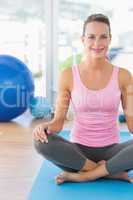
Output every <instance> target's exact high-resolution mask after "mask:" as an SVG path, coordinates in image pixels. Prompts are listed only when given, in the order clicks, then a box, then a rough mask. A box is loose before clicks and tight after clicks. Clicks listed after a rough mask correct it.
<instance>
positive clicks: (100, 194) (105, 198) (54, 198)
mask: <svg viewBox="0 0 133 200" xmlns="http://www.w3.org/2000/svg"><path fill="white" fill-rule="evenodd" d="M61 135H62V136H63V137H65V138H68V135H69V131H62V132H61ZM120 136H121V137H120V138H121V142H124V141H127V140H130V139H131V138H132V137H131V135H130V133H129V132H126V131H124V132H121V134H120ZM60 172H61V170H60V169H59V168H58V167H56V166H55V165H53V164H52V163H50V162H49V161H46V160H44V162H43V164H42V166H41V169H40V171H39V173H38V176H37V177H36V179H35V181H34V184H33V187H32V189H31V192H30V194H29V197H28V200H82V199H83V200H119V199H120V200H133V184H132V183H128V182H124V181H119V180H109V179H99V180H96V181H93V182H87V183H65V184H62V185H56V184H55V182H54V177H55V176H56V175H57V174H58V173H60Z"/></svg>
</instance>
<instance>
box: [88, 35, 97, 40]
mask: <svg viewBox="0 0 133 200" xmlns="http://www.w3.org/2000/svg"><path fill="white" fill-rule="evenodd" d="M87 38H88V39H95V36H93V35H90V36H87Z"/></svg>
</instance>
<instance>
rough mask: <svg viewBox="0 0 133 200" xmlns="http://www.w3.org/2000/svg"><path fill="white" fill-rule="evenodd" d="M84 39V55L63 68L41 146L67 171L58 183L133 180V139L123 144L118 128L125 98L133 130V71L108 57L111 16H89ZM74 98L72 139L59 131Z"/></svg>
mask: <svg viewBox="0 0 133 200" xmlns="http://www.w3.org/2000/svg"><path fill="white" fill-rule="evenodd" d="M81 39H82V43H83V46H84V52H83V58H84V59H83V61H82V62H81V63H80V64H79V65H75V66H73V67H72V68H69V69H66V70H64V71H63V72H62V73H61V75H60V80H59V92H58V98H57V104H56V111H55V116H54V119H53V120H51V121H50V122H47V123H43V124H41V125H39V126H37V127H36V128H35V130H34V132H33V133H34V138H35V147H36V149H37V151H38V152H39V153H41V154H42V155H43V156H44V157H45V158H46V159H48V160H50V161H51V162H53V163H54V164H55V165H57V166H59V167H60V168H62V169H63V170H64V172H63V173H61V174H59V175H58V176H57V177H56V182H57V184H61V183H64V182H65V181H75V182H83V181H91V180H95V179H97V178H100V177H107V178H114V179H122V180H126V181H129V182H133V178H130V177H128V173H127V170H130V169H133V159H132V154H133V141H132V140H130V141H128V142H124V143H121V144H119V134H118V128H117V116H118V108H119V103H120V100H121V101H122V106H123V109H124V113H125V116H126V122H127V126H128V129H129V131H130V132H131V133H133V81H132V76H131V74H130V73H129V71H127V70H125V69H123V68H119V67H116V66H114V65H112V64H111V63H110V62H109V61H108V60H107V58H106V55H107V51H108V48H109V45H110V42H111V30H110V22H109V19H108V18H107V17H106V16H104V15H103V14H94V15H91V16H89V17H88V18H87V20H86V21H85V23H84V27H83V35H82V37H81ZM70 102H71V103H72V106H73V110H74V122H73V128H72V131H71V141H67V140H65V139H63V138H61V137H60V136H58V135H57V134H55V133H57V132H59V131H61V129H62V128H63V124H64V119H65V116H66V113H67V110H68V107H69V104H70Z"/></svg>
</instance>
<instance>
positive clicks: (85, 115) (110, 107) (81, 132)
mask: <svg viewBox="0 0 133 200" xmlns="http://www.w3.org/2000/svg"><path fill="white" fill-rule="evenodd" d="M72 72H73V90H72V92H71V104H72V108H73V111H74V123H73V128H72V130H71V139H70V140H71V141H72V142H75V143H79V144H82V145H85V146H89V147H104V146H108V145H111V144H114V143H118V142H119V130H118V127H117V117H118V108H119V104H120V96H121V91H120V89H119V84H118V72H119V68H118V67H116V66H114V68H113V72H112V76H111V79H110V80H109V82H108V84H107V86H106V87H105V88H103V89H100V90H90V89H88V88H87V87H86V86H85V85H84V84H83V82H82V81H81V79H80V74H79V70H78V66H77V65H75V66H73V67H72Z"/></svg>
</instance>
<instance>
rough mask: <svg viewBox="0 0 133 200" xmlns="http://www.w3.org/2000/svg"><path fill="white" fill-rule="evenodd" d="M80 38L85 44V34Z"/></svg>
mask: <svg viewBox="0 0 133 200" xmlns="http://www.w3.org/2000/svg"><path fill="white" fill-rule="evenodd" d="M80 39H81V41H82V43H83V44H84V40H85V38H84V36H81V37H80Z"/></svg>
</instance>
